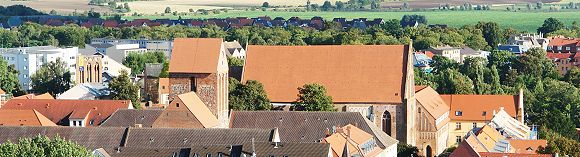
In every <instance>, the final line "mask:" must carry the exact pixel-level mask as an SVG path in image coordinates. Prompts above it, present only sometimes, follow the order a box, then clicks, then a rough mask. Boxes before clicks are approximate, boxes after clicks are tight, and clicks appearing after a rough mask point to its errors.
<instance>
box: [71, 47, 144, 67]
mask: <svg viewBox="0 0 580 157" xmlns="http://www.w3.org/2000/svg"><path fill="white" fill-rule="evenodd" d="M79 52H80V53H81V54H82V55H94V54H96V53H100V54H103V55H106V56H108V57H110V58H111V59H113V60H115V61H116V62H118V63H123V59H125V57H127V55H129V54H130V53H145V52H147V49H144V48H139V44H120V43H113V44H110V43H100V44H86V45H85V48H84V49H80V50H79Z"/></svg>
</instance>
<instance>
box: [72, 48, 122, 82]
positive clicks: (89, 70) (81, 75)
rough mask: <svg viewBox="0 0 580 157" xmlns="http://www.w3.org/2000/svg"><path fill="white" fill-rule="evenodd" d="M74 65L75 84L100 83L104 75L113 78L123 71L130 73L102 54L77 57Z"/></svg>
mask: <svg viewBox="0 0 580 157" xmlns="http://www.w3.org/2000/svg"><path fill="white" fill-rule="evenodd" d="M76 63H77V64H76V69H75V71H76V73H77V75H76V79H75V80H76V83H102V82H104V81H105V80H104V79H103V76H104V74H106V75H108V76H113V77H114V76H119V75H120V74H121V71H123V70H124V71H127V73H129V74H130V73H131V68H128V67H126V66H125V65H123V64H121V63H119V62H117V61H115V60H113V59H111V58H110V57H109V56H106V55H102V54H98V55H79V56H78V57H77V60H76Z"/></svg>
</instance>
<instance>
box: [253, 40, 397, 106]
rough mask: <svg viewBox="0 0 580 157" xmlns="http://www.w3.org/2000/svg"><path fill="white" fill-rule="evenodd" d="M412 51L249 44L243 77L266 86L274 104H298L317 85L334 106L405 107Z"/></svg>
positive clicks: (382, 47)
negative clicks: (303, 93) (304, 92)
mask: <svg viewBox="0 0 580 157" xmlns="http://www.w3.org/2000/svg"><path fill="white" fill-rule="evenodd" d="M408 53H409V47H408V45H364V46H363V45H322V46H258V45H250V46H248V48H247V57H246V65H245V66H244V71H243V76H242V79H243V82H245V81H248V80H257V81H258V82H260V83H262V84H263V85H264V89H265V90H266V93H267V94H268V98H269V99H270V100H271V101H272V102H293V101H295V100H296V99H297V96H296V95H297V94H298V90H297V88H298V87H302V86H303V85H304V84H308V83H318V84H322V85H324V86H325V87H326V89H327V91H328V94H329V95H330V96H332V98H333V101H334V102H335V103H352V102H357V103H363V102H364V103H401V102H402V99H403V93H404V92H403V91H404V78H405V75H406V73H405V69H406V64H407V62H406V60H407V55H408ZM345 85H348V86H345Z"/></svg>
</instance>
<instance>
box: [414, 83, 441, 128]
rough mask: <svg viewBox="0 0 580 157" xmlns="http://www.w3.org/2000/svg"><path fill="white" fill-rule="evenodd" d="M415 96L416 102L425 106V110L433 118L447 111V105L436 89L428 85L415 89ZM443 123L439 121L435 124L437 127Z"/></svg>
mask: <svg viewBox="0 0 580 157" xmlns="http://www.w3.org/2000/svg"><path fill="white" fill-rule="evenodd" d="M416 89H417V88H416ZM415 98H416V99H417V102H419V103H420V104H421V105H422V106H423V108H425V110H427V112H428V113H429V114H430V115H431V116H433V117H434V118H435V119H437V118H439V117H441V116H443V115H444V114H445V113H447V112H449V106H448V105H447V103H445V101H443V99H442V98H441V96H440V95H439V93H437V91H435V90H434V89H433V88H431V87H429V86H427V87H424V88H423V89H422V90H419V91H417V92H416V93H415ZM444 125H445V123H441V125H440V126H437V128H440V127H442V126H444Z"/></svg>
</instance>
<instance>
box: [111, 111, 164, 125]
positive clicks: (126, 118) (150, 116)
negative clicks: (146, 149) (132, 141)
mask: <svg viewBox="0 0 580 157" xmlns="http://www.w3.org/2000/svg"><path fill="white" fill-rule="evenodd" d="M161 113H163V110H161V109H146V110H135V109H119V110H117V111H115V112H114V113H113V114H111V117H109V118H108V119H107V120H105V121H104V122H103V123H102V124H101V125H100V126H101V127H143V128H151V127H153V123H155V120H157V118H159V116H161Z"/></svg>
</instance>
